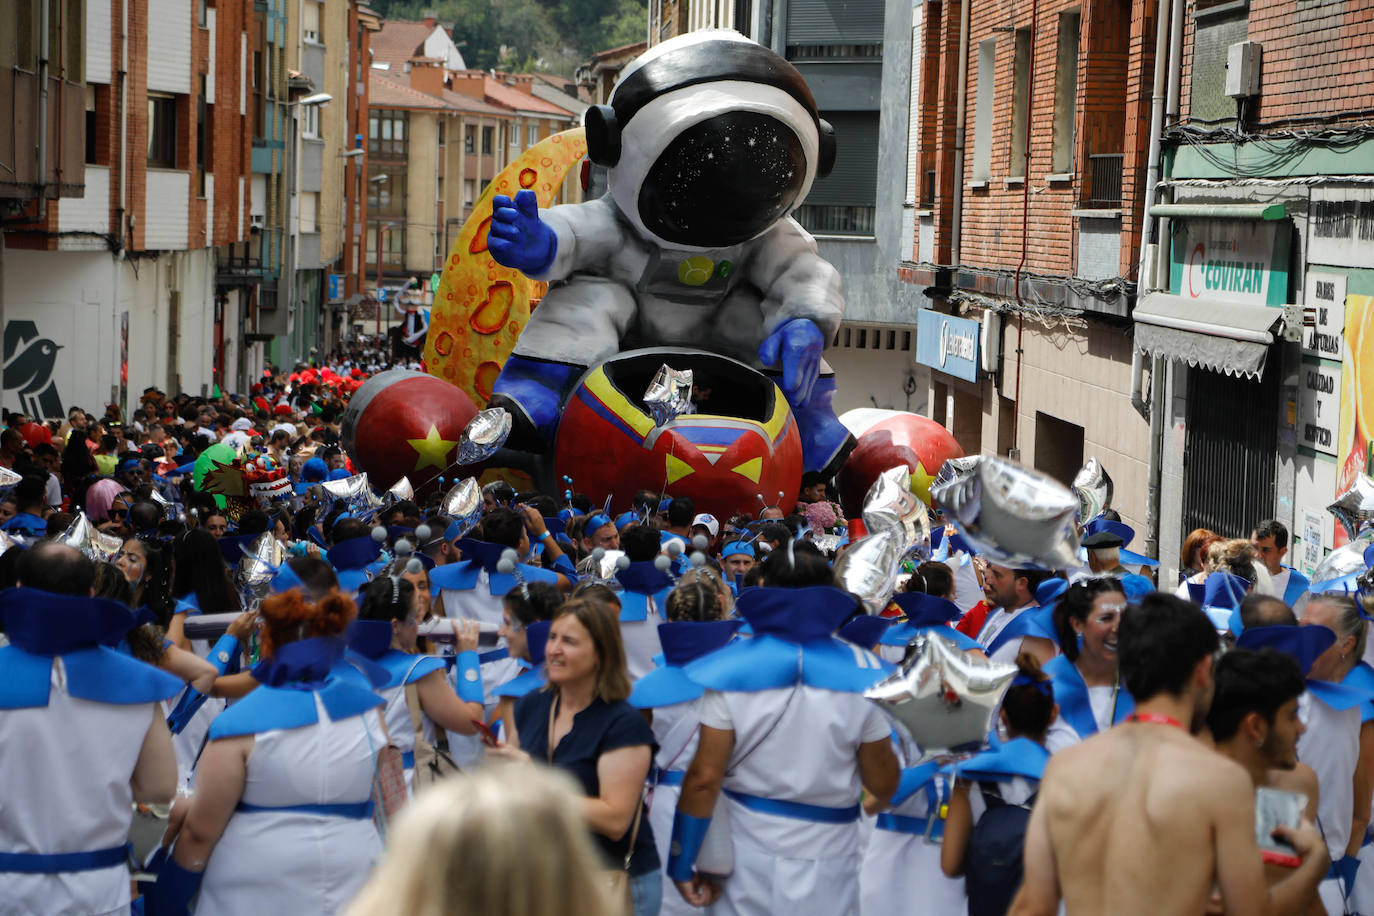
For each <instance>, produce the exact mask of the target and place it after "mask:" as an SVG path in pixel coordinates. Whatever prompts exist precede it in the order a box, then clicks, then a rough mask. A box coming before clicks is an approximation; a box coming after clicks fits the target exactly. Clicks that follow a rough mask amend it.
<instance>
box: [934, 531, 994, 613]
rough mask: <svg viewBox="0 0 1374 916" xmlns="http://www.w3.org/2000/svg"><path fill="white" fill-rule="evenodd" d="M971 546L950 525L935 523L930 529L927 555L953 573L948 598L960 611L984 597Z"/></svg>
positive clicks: (965, 609) (965, 610)
mask: <svg viewBox="0 0 1374 916" xmlns="http://www.w3.org/2000/svg"><path fill="white" fill-rule="evenodd" d="M973 557H974V550H973V548H972V547H970V546H969V544H968V542H967V541H965V540H964V539H963V537H961V536H960V535H959V534H958V533H957V532H956V531H955V530H954V526H953V525H936V526H935V527H933V528H931V530H930V558H931V559H932V560H934V561H936V562H937V563H944V564H945V565H946V566H948V567H949V569H950V572H951V573H953V575H954V594H953V595H952V596H951V600H952V601H953V602H954V603H955V604H956V605H957V606H958V607H959V612H960V613H964V612H967V611H968V609H969V608H971V607H973V606H974V605H975V604H977V603H978V602H979V601H982V600H983V586H982V583H980V582H979V581H978V571H977V569H976V568H975V566H974V563H973Z"/></svg>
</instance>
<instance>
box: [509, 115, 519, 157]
mask: <svg viewBox="0 0 1374 916" xmlns="http://www.w3.org/2000/svg"><path fill="white" fill-rule="evenodd" d="M510 148H511V149H513V150H518V149H520V122H519V121H516V122H515V123H513V124H511V126H510Z"/></svg>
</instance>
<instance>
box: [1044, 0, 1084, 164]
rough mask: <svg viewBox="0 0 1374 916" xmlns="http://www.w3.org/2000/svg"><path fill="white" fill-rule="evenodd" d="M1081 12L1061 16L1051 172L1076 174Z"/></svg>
mask: <svg viewBox="0 0 1374 916" xmlns="http://www.w3.org/2000/svg"><path fill="white" fill-rule="evenodd" d="M1081 22H1082V17H1081V15H1080V14H1079V12H1078V10H1070V11H1069V12H1067V13H1060V14H1059V49H1058V54H1057V56H1056V60H1055V67H1054V71H1055V72H1054V154H1053V159H1052V162H1051V164H1050V171H1052V172H1058V173H1060V174H1063V173H1065V172H1072V171H1073V128H1074V119H1075V117H1077V114H1078V31H1079V26H1080V24H1081Z"/></svg>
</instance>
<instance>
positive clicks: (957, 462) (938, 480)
mask: <svg viewBox="0 0 1374 916" xmlns="http://www.w3.org/2000/svg"><path fill="white" fill-rule="evenodd" d="M977 467H978V456H977V455H968V456H966V457H962V458H946V459H945V463H944V464H942V465H940V470H939V471H937V472H936V473H935V479H934V480H933V481H931V483H930V485H931V486H932V487H934V486H935V485H937V484H942V483H953V482H954V481H956V480H963V479H964V478H965V477H967V476H969V475H970V474H972V473H973V471H974V469H975V468H977Z"/></svg>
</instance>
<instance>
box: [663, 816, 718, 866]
mask: <svg viewBox="0 0 1374 916" xmlns="http://www.w3.org/2000/svg"><path fill="white" fill-rule="evenodd" d="M710 826H711V819H710V818H709V817H692V815H690V814H684V813H683V812H682V811H681V809H679V810H678V811H677V813H676V814H675V815H674V817H673V839H672V842H671V843H669V844H668V877H669V878H672V879H673V880H674V881H691V880H692V875H693V873H695V871H696V863H697V855H698V854H699V853H700V852H701V844H702V843H703V842H705V840H706V829H707V828H708V827H710Z"/></svg>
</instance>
